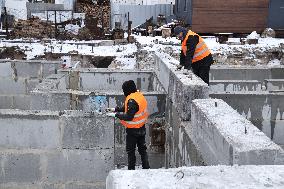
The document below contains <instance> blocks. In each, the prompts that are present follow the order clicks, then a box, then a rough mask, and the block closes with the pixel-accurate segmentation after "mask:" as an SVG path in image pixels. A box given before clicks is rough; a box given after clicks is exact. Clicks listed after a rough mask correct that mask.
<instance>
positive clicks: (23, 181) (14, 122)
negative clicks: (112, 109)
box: [0, 110, 114, 189]
mask: <svg viewBox="0 0 284 189" xmlns="http://www.w3.org/2000/svg"><path fill="white" fill-rule="evenodd" d="M0 134H1V137H0V147H1V152H0V168H1V170H2V171H1V172H0V188H9V189H25V188H27V189H28V188H29V189H30V188H35V189H49V188H50V189H51V188H52V189H61V188H74V189H79V188H90V189H99V188H104V187H105V178H106V176H107V174H108V172H109V171H110V170H112V169H114V121H113V119H112V118H108V117H105V116H101V115H98V114H91V113H84V112H81V111H72V112H68V111H65V112H54V111H52V112H51V111H23V110H0Z"/></svg>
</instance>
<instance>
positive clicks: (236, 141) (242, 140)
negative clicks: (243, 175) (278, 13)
mask: <svg viewBox="0 0 284 189" xmlns="http://www.w3.org/2000/svg"><path fill="white" fill-rule="evenodd" d="M192 140H193V142H194V144H195V145H196V146H198V147H199V149H200V151H201V154H202V157H203V158H204V160H205V163H207V164H208V165H217V164H225V165H233V164H238V165H247V164H255V165H272V164H275V163H276V162H275V160H276V159H277V158H278V157H279V156H280V155H281V154H283V152H284V151H283V149H282V148H281V147H280V146H278V145H277V144H275V143H274V142H273V141H271V140H270V139H269V138H268V137H267V136H265V134H264V133H263V132H261V131H260V130H258V129H257V128H256V127H255V126H254V125H252V124H251V122H249V121H248V120H246V119H245V118H244V117H243V116H241V115H240V114H238V113H237V112H236V111H235V110H233V109H232V108H231V107H230V106H229V105H228V104H226V103H225V102H224V101H222V100H218V99H204V100H194V101H193V104H192Z"/></svg>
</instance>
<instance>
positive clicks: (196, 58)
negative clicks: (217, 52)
mask: <svg viewBox="0 0 284 189" xmlns="http://www.w3.org/2000/svg"><path fill="white" fill-rule="evenodd" d="M174 35H175V36H177V37H178V38H179V39H180V40H181V41H182V45H181V53H180V66H179V67H178V69H181V68H182V67H183V66H184V68H185V69H188V70H192V71H193V73H194V74H195V75H197V76H198V77H200V78H201V79H202V80H203V81H204V82H205V83H207V84H208V85H209V71H210V66H211V64H213V63H214V60H213V57H212V54H211V52H210V50H209V48H208V47H207V45H206V44H205V42H204V40H203V38H202V37H200V36H199V35H198V34H197V33H194V32H193V31H191V30H187V29H186V28H184V27H181V26H176V27H175V28H174Z"/></svg>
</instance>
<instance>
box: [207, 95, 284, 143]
mask: <svg viewBox="0 0 284 189" xmlns="http://www.w3.org/2000/svg"><path fill="white" fill-rule="evenodd" d="M210 97H212V98H219V99H223V100H224V101H225V102H227V103H228V104H229V105H230V106H231V107H233V108H234V109H235V110H237V111H238V112H239V113H240V114H241V115H243V116H244V117H246V118H247V119H248V120H250V121H251V122H252V123H253V124H254V125H255V126H256V127H257V128H259V129H260V130H262V131H263V132H264V133H265V134H266V135H267V136H268V137H269V138H271V139H272V140H273V141H274V142H275V143H277V144H280V145H283V144H284V130H283V128H284V125H283V124H284V122H283V116H284V114H283V112H284V93H268V92H262V93H259V92H251V93H242V92H234V93H215V94H211V95H210Z"/></svg>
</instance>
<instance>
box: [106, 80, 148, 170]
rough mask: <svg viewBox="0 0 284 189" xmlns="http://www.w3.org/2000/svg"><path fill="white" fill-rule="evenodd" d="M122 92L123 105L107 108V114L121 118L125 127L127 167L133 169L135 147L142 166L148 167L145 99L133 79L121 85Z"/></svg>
mask: <svg viewBox="0 0 284 189" xmlns="http://www.w3.org/2000/svg"><path fill="white" fill-rule="evenodd" d="M122 90H123V93H124V95H125V97H126V99H125V103H124V107H116V108H108V109H107V111H108V112H110V113H107V115H108V116H111V117H116V118H118V119H120V120H121V124H122V125H123V126H125V127H126V152H127V155H128V169H129V170H134V169H135V164H136V157H135V149H136V145H137V147H138V152H139V154H140V155H141V161H142V168H143V169H149V168H150V166H149V162H148V154H147V151H146V150H147V147H146V142H145V136H146V128H145V123H146V122H147V118H148V112H147V101H146V99H145V97H144V96H143V94H142V93H141V92H139V91H137V88H136V85H135V83H134V81H133V80H129V81H126V82H124V83H123V85H122Z"/></svg>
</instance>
